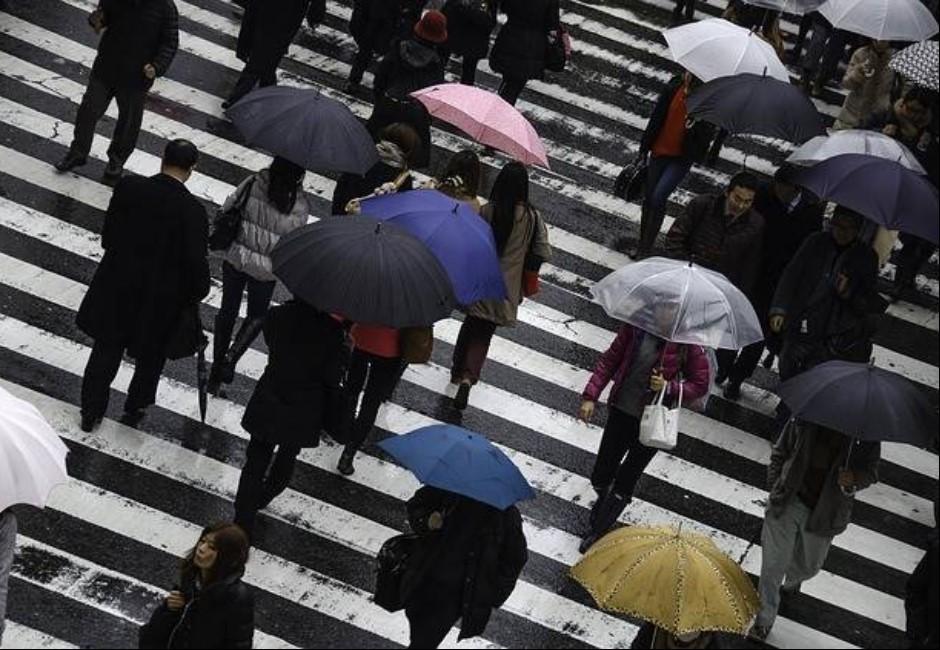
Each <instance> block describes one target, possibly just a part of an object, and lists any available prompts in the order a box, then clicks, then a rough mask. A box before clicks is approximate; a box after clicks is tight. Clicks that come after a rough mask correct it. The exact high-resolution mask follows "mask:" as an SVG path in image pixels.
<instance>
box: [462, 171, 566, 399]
mask: <svg viewBox="0 0 940 650" xmlns="http://www.w3.org/2000/svg"><path fill="white" fill-rule="evenodd" d="M481 216H482V217H483V218H484V219H485V220H486V221H487V222H488V223H489V224H490V226H492V228H493V235H494V237H495V239H496V252H497V253H498V254H499V260H500V267H501V268H502V271H503V279H504V281H505V283H506V291H507V293H508V297H507V298H506V300H484V301H480V302H477V303H474V304H472V305H470V306H469V307H468V308H467V312H466V313H467V316H466V318H464V321H463V324H462V325H461V326H460V333H459V334H458V335H457V342H456V344H455V345H454V356H453V364H452V366H451V371H450V381H451V384H452V385H456V386H457V391H456V394H455V396H454V407H455V408H457V409H459V410H463V409H465V408H466V407H467V400H468V399H469V397H470V388H471V387H472V386H473V385H474V384H476V383H477V381H478V380H479V379H480V372H481V370H482V369H483V363H484V362H485V361H486V355H487V353H488V351H489V347H490V341H491V340H492V338H493V334H495V333H496V328H497V327H512V326H513V325H515V322H516V314H517V312H518V309H519V304H520V303H521V302H522V299H523V271H524V270H526V269H535V270H536V271H537V270H538V267H539V266H540V264H541V263H542V262H545V261H548V260H549V259H550V258H551V254H552V252H551V246H550V244H549V242H548V229H547V228H546V227H545V223H544V221H542V217H541V215H540V214H539V211H538V210H537V209H535V207H534V206H532V205H531V204H530V203H529V175H528V173H527V172H526V169H525V167H524V166H523V165H522V164H520V163H518V162H510V163H507V164H506V165H505V166H504V167H503V168H502V170H500V172H499V175H498V176H497V177H496V181H495V182H494V183H493V190H492V192H491V193H490V201H489V203H487V204H486V205H485V206H484V207H483V209H482V211H481Z"/></svg>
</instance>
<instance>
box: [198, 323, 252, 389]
mask: <svg viewBox="0 0 940 650" xmlns="http://www.w3.org/2000/svg"><path fill="white" fill-rule="evenodd" d="M263 328H264V318H252V319H249V320H244V321H242V325H241V327H239V328H238V334H236V335H235V340H234V341H233V342H232V345H231V347H230V348H229V349H228V351H226V352H224V353H221V350H219V349H216V354H217V355H218V356H216V357H215V359H214V360H213V362H212V370H211V371H210V372H209V384H208V390H209V392H210V393H211V394H213V395H218V393H219V388H220V387H221V385H222V384H231V383H232V382H233V381H234V380H235V364H237V363H238V360H239V359H241V358H242V355H243V354H245V352H246V351H247V350H248V348H249V347H251V343H252V342H253V341H254V340H255V338H257V336H258V334H259V333H260V332H261V330H262V329H263Z"/></svg>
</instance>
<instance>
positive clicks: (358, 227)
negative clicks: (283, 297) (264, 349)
mask: <svg viewBox="0 0 940 650" xmlns="http://www.w3.org/2000/svg"><path fill="white" fill-rule="evenodd" d="M271 261H272V263H273V267H274V275H276V276H277V277H278V278H279V279H280V280H281V281H282V282H283V283H284V285H285V286H286V287H287V288H288V289H289V290H290V291H291V293H293V294H294V295H295V296H296V297H298V298H300V299H301V300H303V301H305V302H307V303H309V304H311V305H313V306H314V307H316V308H317V309H320V310H323V311H326V312H329V313H335V314H340V315H342V316H344V317H346V318H348V319H350V320H352V321H355V322H357V323H369V324H372V325H385V326H388V327H421V326H426V325H430V324H431V323H433V322H435V321H438V320H440V319H442V318H446V317H447V316H449V315H450V312H451V311H452V310H453V308H454V305H455V303H456V301H455V299H454V290H453V288H452V287H451V284H450V280H449V279H448V276H447V272H446V271H445V270H444V268H443V267H442V266H441V264H440V262H438V261H437V258H436V257H434V254H433V253H431V251H430V250H428V248H427V247H425V245H424V244H422V243H421V242H420V241H419V240H418V239H417V238H415V237H414V236H413V235H410V234H409V233H407V232H406V231H405V230H403V229H402V228H399V227H398V226H395V225H393V224H389V223H386V222H380V221H376V220H375V219H371V218H369V217H359V216H347V217H328V218H326V219H323V220H322V221H320V222H318V223H313V224H309V225H306V226H303V227H302V228H298V229H297V230H294V231H293V232H291V233H289V234H287V235H285V236H283V237H281V239H280V241H279V242H278V244H277V246H275V247H274V250H273V251H272V252H271Z"/></svg>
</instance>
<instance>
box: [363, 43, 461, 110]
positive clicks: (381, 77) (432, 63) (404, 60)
mask: <svg viewBox="0 0 940 650" xmlns="http://www.w3.org/2000/svg"><path fill="white" fill-rule="evenodd" d="M440 83H444V63H443V62H442V61H441V55H440V54H439V53H438V51H437V49H435V48H434V46H433V45H431V44H429V43H425V42H423V41H419V40H417V39H407V40H403V41H399V42H398V43H396V44H395V45H394V46H393V47H392V48H391V49H390V50H389V52H388V54H386V55H385V56H384V57H382V62H381V63H380V64H379V69H378V71H377V72H376V73H375V81H374V83H373V89H374V91H375V97H376V99H377V100H378V99H381V98H382V97H383V96H385V95H387V96H389V97H392V98H394V99H407V98H408V95H409V94H410V93H412V92H414V91H416V90H420V89H422V88H426V87H428V86H434V85H436V84H440Z"/></svg>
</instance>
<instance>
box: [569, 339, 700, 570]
mask: <svg viewBox="0 0 940 650" xmlns="http://www.w3.org/2000/svg"><path fill="white" fill-rule="evenodd" d="M709 379H710V370H709V364H708V356H707V355H706V353H705V351H704V350H703V349H702V348H701V347H699V346H697V345H683V344H677V343H672V342H669V341H665V340H663V339H661V338H659V337H657V336H655V335H653V334H650V333H648V332H644V331H643V330H641V329H639V328H636V327H634V326H632V325H623V326H622V327H621V328H620V331H619V332H618V333H617V338H615V339H614V341H613V343H611V345H610V347H609V348H608V349H607V351H606V352H604V353H603V354H602V355H601V357H600V359H598V361H597V364H596V365H595V367H594V373H593V374H592V375H591V379H590V380H589V381H588V384H587V386H586V387H585V388H584V392H583V393H582V394H581V399H582V401H581V409H580V412H579V417H580V418H581V419H582V420H583V421H584V422H589V421H590V420H591V417H592V416H593V415H594V408H595V404H596V402H597V400H598V398H599V397H600V395H601V393H602V392H603V391H604V388H606V387H607V384H608V383H610V382H611V381H613V388H612V389H611V391H610V397H609V399H608V412H607V423H606V424H605V426H604V435H603V437H602V438H601V445H600V448H599V449H598V451H597V460H596V461H595V462H594V470H593V472H592V473H591V485H592V486H593V488H594V491H595V492H597V501H596V502H595V503H594V507H593V508H592V509H591V518H590V523H591V527H590V531H589V533H588V534H587V535H586V536H585V537H584V540H583V541H582V543H581V552H582V553H583V552H585V551H586V550H587V549H588V548H589V547H590V546H591V545H592V544H593V543H594V542H596V541H597V540H598V538H600V537H601V536H602V535H603V534H604V533H606V532H607V530H608V529H609V528H610V527H611V526H613V525H614V523H615V522H616V521H617V518H618V517H619V516H620V513H622V512H623V510H624V508H626V507H627V504H629V503H630V501H631V500H632V498H633V490H634V488H635V487H636V483H637V481H638V480H639V478H640V476H642V474H643V470H645V469H646V466H647V465H648V464H649V462H650V461H651V460H652V459H653V456H655V455H656V449H655V448H653V447H647V446H645V445H643V444H642V443H641V442H640V421H641V418H642V417H643V411H644V409H645V408H646V407H647V406H648V405H651V404H653V403H654V402H659V400H660V394H662V398H663V402H667V401H668V403H673V402H678V400H679V399H680V395H681V399H684V400H695V399H698V398H700V397H702V396H703V395H705V394H706V393H707V392H708V388H709ZM624 456H626V459H624Z"/></svg>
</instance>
